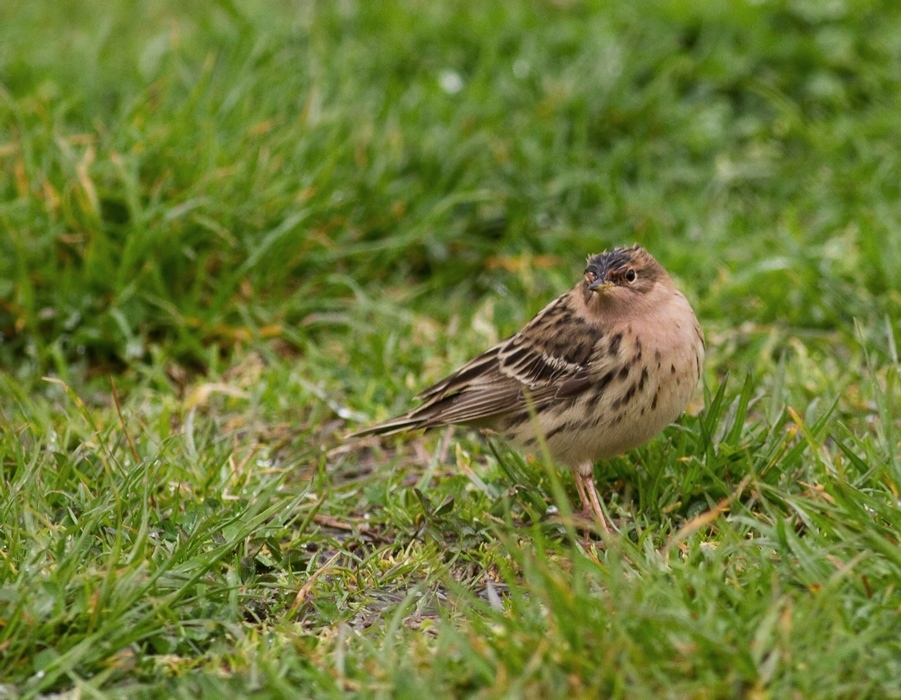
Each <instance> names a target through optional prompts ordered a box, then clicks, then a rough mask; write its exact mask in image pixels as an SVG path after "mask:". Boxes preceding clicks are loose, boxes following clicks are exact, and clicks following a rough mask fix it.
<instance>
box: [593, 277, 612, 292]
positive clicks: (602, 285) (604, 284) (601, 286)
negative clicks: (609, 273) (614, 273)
mask: <svg viewBox="0 0 901 700" xmlns="http://www.w3.org/2000/svg"><path fill="white" fill-rule="evenodd" d="M614 286H615V285H614V284H613V282H608V281H607V280H604V279H599V280H595V281H594V282H592V283H591V284H589V285H588V289H590V290H591V291H592V292H606V291H607V290H608V289H613V287H614Z"/></svg>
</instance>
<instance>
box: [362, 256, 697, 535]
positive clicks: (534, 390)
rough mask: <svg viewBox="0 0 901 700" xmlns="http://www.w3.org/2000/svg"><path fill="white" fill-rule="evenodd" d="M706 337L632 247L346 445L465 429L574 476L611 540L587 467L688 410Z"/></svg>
mask: <svg viewBox="0 0 901 700" xmlns="http://www.w3.org/2000/svg"><path fill="white" fill-rule="evenodd" d="M703 361H704V336H703V333H702V332H701V327H700V326H699V325H698V320H697V318H696V317H695V314H694V311H692V309H691V306H690V305H689V303H688V300H687V299H686V298H685V296H684V295H683V294H682V293H681V292H679V291H678V290H677V289H676V287H675V285H674V284H673V281H672V279H670V276H669V275H668V274H667V273H666V271H665V270H664V269H663V268H662V267H661V266H660V264H659V263H658V262H657V261H656V260H655V259H654V258H653V257H651V255H650V254H649V253H648V252H647V251H646V250H645V249H644V248H642V247H641V246H638V245H634V246H632V247H629V248H616V249H614V250H611V251H609V252H603V253H600V254H598V255H593V256H589V258H588V265H587V267H586V269H585V274H584V276H583V277H582V279H581V280H580V281H579V283H578V284H576V286H575V287H573V288H572V289H570V290H569V291H568V292H566V293H565V294H564V295H563V296H561V297H558V298H557V299H555V300H554V301H552V302H551V303H550V304H548V305H547V306H546V307H544V309H542V310H541V311H540V312H539V313H538V315H537V316H535V318H533V319H532V320H531V321H529V322H528V323H527V324H526V325H525V327H524V328H523V329H522V330H521V331H519V333H517V334H516V335H514V336H512V337H510V338H508V339H507V340H504V341H503V342H501V343H499V344H498V345H495V346H494V347H492V348H490V349H488V350H486V351H485V352H483V353H482V354H481V355H478V356H476V357H474V358H473V359H472V360H470V361H469V362H467V363H466V364H465V365H463V366H462V367H461V368H460V369H458V370H457V371H456V372H454V373H453V374H451V375H450V376H448V377H446V378H445V379H442V380H441V381H440V382H438V383H437V384H434V385H433V386H431V387H429V388H428V389H426V390H425V391H423V392H422V393H421V394H420V395H419V398H420V399H421V400H422V405H420V406H419V407H417V408H414V409H412V410H411V411H408V412H407V413H404V414H403V415H401V416H398V417H397V418H393V419H391V420H389V421H386V422H384V423H380V424H378V425H374V426H372V427H370V428H366V429H365V430H360V431H359V432H356V433H353V434H352V435H351V436H349V437H356V436H360V435H369V434H386V435H387V434H391V433H396V432H400V431H403V430H413V429H417V428H434V427H437V426H443V425H450V424H462V425H468V426H474V427H479V428H488V429H490V430H493V431H495V432H497V433H500V434H502V435H504V436H506V437H507V438H508V439H509V440H510V441H511V442H512V443H513V444H515V445H517V446H519V447H521V448H523V449H525V450H528V451H531V450H536V449H538V448H540V441H541V439H543V441H544V443H545V444H546V446H547V449H548V451H549V452H550V454H551V456H552V457H553V458H554V460H555V461H556V462H558V463H560V464H565V465H567V466H569V467H570V468H571V469H572V470H573V474H574V479H575V483H576V490H577V491H578V493H579V498H580V499H581V501H582V514H583V515H584V516H585V517H587V518H589V519H590V518H591V517H592V516H593V517H594V518H596V520H597V522H598V525H599V526H600V527H601V529H602V530H604V531H607V530H608V529H609V527H608V525H607V520H606V518H605V517H604V511H603V508H602V507H601V501H600V498H599V497H598V492H597V488H596V487H595V483H594V473H593V472H594V463H595V462H596V461H598V460H604V459H609V458H611V457H614V456H616V455H619V454H622V453H623V452H626V451H628V450H631V449H634V448H636V447H639V446H641V445H643V444H645V443H646V442H648V441H649V440H650V439H651V438H652V437H654V436H655V435H656V434H657V433H659V432H660V431H661V430H663V428H665V427H666V426H667V425H668V424H670V423H672V422H673V421H674V420H675V419H676V418H678V416H679V415H680V414H681V413H682V411H684V410H685V406H686V404H687V403H688V401H689V399H690V398H691V396H692V393H693V392H694V389H695V386H696V385H697V383H698V380H699V379H700V377H701V363H702V362H703Z"/></svg>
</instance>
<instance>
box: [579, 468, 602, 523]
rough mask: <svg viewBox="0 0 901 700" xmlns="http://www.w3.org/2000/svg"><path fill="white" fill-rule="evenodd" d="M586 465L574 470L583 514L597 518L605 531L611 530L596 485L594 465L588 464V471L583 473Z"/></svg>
mask: <svg viewBox="0 0 901 700" xmlns="http://www.w3.org/2000/svg"><path fill="white" fill-rule="evenodd" d="M583 470H584V466H583V467H580V468H579V469H576V470H575V471H574V472H573V476H574V477H575V482H576V491H578V492H579V498H580V499H581V500H582V515H584V516H585V517H586V518H589V519H591V518H592V516H594V519H595V520H597V522H598V525H600V526H601V530H603V531H604V532H610V527H609V526H608V525H607V518H605V517H604V509H603V508H601V499H600V498H598V490H597V488H595V485H594V474H593V471H594V469H593V466H592V465H588V469H587V473H584V474H583V473H582V472H583Z"/></svg>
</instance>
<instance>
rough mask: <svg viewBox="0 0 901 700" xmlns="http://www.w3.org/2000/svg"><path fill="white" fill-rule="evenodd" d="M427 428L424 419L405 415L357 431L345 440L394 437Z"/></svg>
mask: <svg viewBox="0 0 901 700" xmlns="http://www.w3.org/2000/svg"><path fill="white" fill-rule="evenodd" d="M425 427H427V426H426V425H425V421H424V420H423V419H422V418H412V417H410V415H409V414H404V415H402V416H398V417H397V418H392V419H391V420H388V421H385V422H384V423H378V424H377V425H371V426H369V427H368V428H363V429H362V430H355V431H354V432H352V433H350V434H348V435H346V436H345V437H344V439H345V440H350V439H351V438H358V437H365V436H366V435H394V434H396V433H402V432H404V431H405V430H416V429H417V428H425Z"/></svg>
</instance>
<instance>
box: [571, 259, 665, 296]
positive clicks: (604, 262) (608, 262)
mask: <svg viewBox="0 0 901 700" xmlns="http://www.w3.org/2000/svg"><path fill="white" fill-rule="evenodd" d="M667 279H668V278H667V274H666V272H665V271H664V270H663V268H662V267H660V264H659V263H658V262H657V261H656V260H654V258H653V257H651V254H650V253H648V251H646V250H645V249H644V248H642V247H641V246H640V245H634V246H631V247H628V248H614V249H613V250H611V251H606V252H603V253H599V254H597V255H592V256H589V258H588V265H587V266H586V268H585V277H584V279H583V281H582V290H583V294H584V296H585V302H586V304H592V303H596V304H602V305H603V304H607V303H616V302H619V303H625V304H629V303H635V302H636V301H637V300H638V299H640V298H642V297H644V296H646V295H647V294H649V293H651V292H652V291H653V290H654V288H655V287H656V286H657V284H658V283H664V284H665V283H666V280H667Z"/></svg>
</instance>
